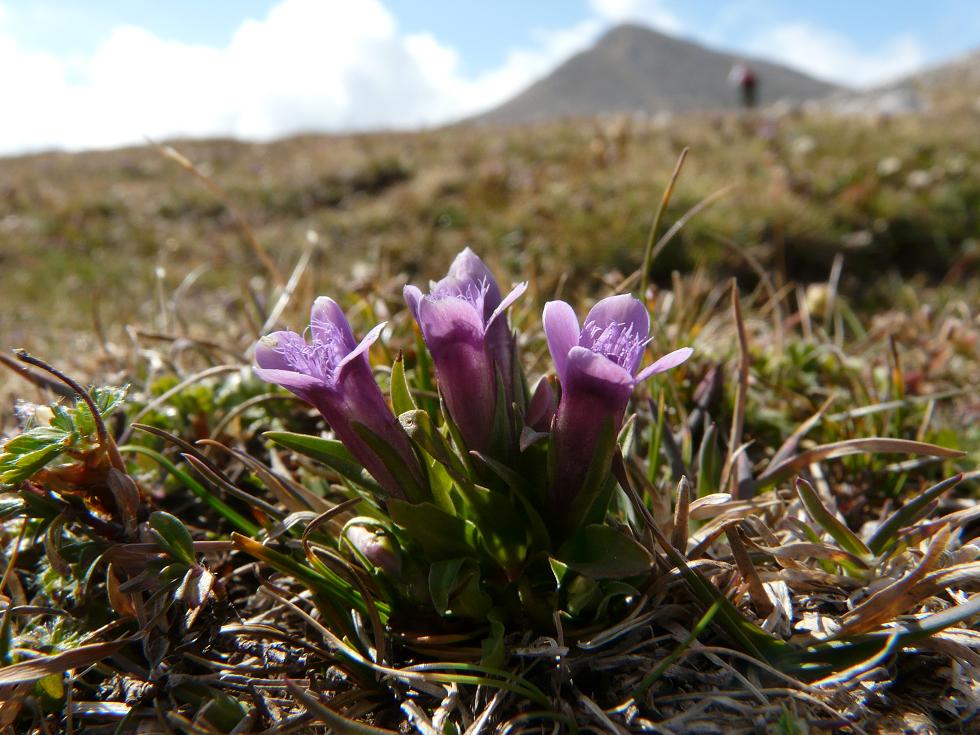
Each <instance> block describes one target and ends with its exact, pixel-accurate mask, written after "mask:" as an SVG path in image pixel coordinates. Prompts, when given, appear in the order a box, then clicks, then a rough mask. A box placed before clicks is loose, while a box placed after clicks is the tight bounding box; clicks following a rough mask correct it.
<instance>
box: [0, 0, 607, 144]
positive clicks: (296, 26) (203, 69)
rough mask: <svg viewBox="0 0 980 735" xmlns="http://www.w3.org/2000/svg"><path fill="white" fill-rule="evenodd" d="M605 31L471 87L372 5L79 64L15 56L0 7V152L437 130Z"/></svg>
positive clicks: (291, 2) (322, 7) (287, 5)
mask: <svg viewBox="0 0 980 735" xmlns="http://www.w3.org/2000/svg"><path fill="white" fill-rule="evenodd" d="M599 30H600V24H599V23H598V22H596V21H594V20H590V21H585V22H583V23H581V24H579V25H576V26H573V27H571V28H567V29H564V30H561V31H557V32H553V33H540V34H538V36H537V38H536V39H535V40H536V44H535V45H534V47H533V48H530V49H525V50H518V51H513V52H511V53H510V54H508V55H507V57H506V58H505V61H504V63H503V64H502V65H501V66H500V67H499V68H497V69H495V70H492V71H490V72H488V73H485V74H482V75H478V76H472V77H467V76H465V75H463V74H462V73H461V72H460V69H459V67H460V65H459V59H458V55H457V53H456V51H455V50H454V49H453V48H451V47H449V46H446V45H444V44H443V43H441V42H440V41H439V40H438V39H436V38H434V37H433V36H431V35H429V34H402V33H400V32H399V29H398V27H397V23H396V21H395V18H394V17H393V16H392V14H391V13H390V12H389V11H388V10H387V9H386V8H385V6H384V5H383V4H382V3H381V2H380V1H379V0H358V1H357V2H345V1H344V0H282V2H280V3H278V4H277V5H276V6H274V7H273V8H272V9H271V10H270V12H269V13H268V15H267V16H266V17H265V18H262V19H260V20H248V21H245V22H244V23H242V24H241V26H239V28H238V29H237V30H236V31H235V33H234V34H233V36H232V38H231V40H230V41H229V42H228V44H227V45H226V46H224V47H209V46H202V45H191V44H186V43H182V42H179V41H173V40H168V39H163V38H159V37H158V36H156V35H154V34H153V33H151V32H150V31H148V30H145V29H142V28H137V27H133V26H121V27H118V28H116V29H115V30H114V31H113V32H112V33H111V35H110V36H109V37H108V38H107V39H106V40H105V41H103V42H102V43H101V44H100V45H99V46H98V48H97V49H96V50H95V52H94V53H92V54H91V55H90V56H88V57H87V58H85V59H83V60H81V61H80V62H79V61H71V60H69V59H66V58H61V57H59V56H56V55H54V54H47V53H30V52H28V51H26V50H24V49H23V48H21V47H19V46H18V44H17V43H16V40H15V39H14V38H13V36H12V34H10V33H5V31H4V27H3V13H2V6H0V69H4V70H16V73H14V74H10V73H7V74H5V75H4V81H3V86H2V87H0V95H2V96H3V102H2V107H3V109H4V115H3V124H2V125H0V152H19V151H24V150H32V149H41V148H48V147H59V148H68V149H79V148H91V147H103V146H115V145H121V144H126V143H138V142H140V141H142V139H143V138H144V136H149V137H151V138H165V137H168V136H184V135H186V136H208V135H233V136H238V137H243V138H250V139H269V138H274V137H277V136H281V135H284V134H288V133H291V132H297V131H302V130H347V129H352V128H355V129H365V128H383V127H413V126H420V125H429V124H436V123H441V122H445V121H447V120H452V119H454V118H458V117H462V116H465V115H468V114H471V113H474V112H477V111H479V110H481V109H484V108H489V107H491V106H493V105H495V104H497V103H499V102H501V101H503V100H505V99H506V98H508V97H509V96H511V95H513V94H514V93H516V92H517V91H519V90H520V89H521V88H522V87H524V86H526V85H527V84H528V83H530V82H531V81H532V80H534V79H535V78H537V77H538V76H539V75H541V74H543V73H545V72H546V71H548V69H549V68H550V67H551V66H554V65H555V64H557V63H558V62H559V61H560V60H562V59H563V58H564V57H565V56H567V55H568V54H569V53H571V52H573V51H577V50H579V49H580V48H583V47H585V46H587V45H588V44H589V43H590V42H591V41H592V40H593V39H594V38H595V36H596V34H597V33H598V32H599Z"/></svg>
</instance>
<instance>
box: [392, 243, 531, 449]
mask: <svg viewBox="0 0 980 735" xmlns="http://www.w3.org/2000/svg"><path fill="white" fill-rule="evenodd" d="M526 289H527V284H526V283H521V284H518V285H517V286H516V287H515V288H514V289H513V290H512V291H511V292H510V293H509V294H507V296H506V298H503V299H502V298H501V295H500V288H499V287H498V286H497V282H496V281H495V280H494V278H493V274H491V273H490V270H489V269H488V268H487V266H486V265H485V264H484V263H483V261H482V260H480V258H479V257H478V256H477V255H476V253H474V252H473V251H472V250H470V249H469V248H466V249H465V250H463V252H461V253H460V254H459V255H457V256H456V259H455V260H454V261H453V264H452V266H450V268H449V273H448V274H447V275H446V277H445V278H443V279H442V280H441V281H439V282H438V283H433V284H431V286H430V292H429V294H428V295H425V294H423V293H422V292H421V291H420V290H419V289H418V288H416V287H415V286H405V291H404V295H405V302H406V303H407V304H408V306H409V308H410V309H411V310H412V314H413V315H414V316H415V321H417V322H418V324H419V328H420V329H421V330H422V336H423V338H424V339H425V344H426V347H428V349H429V353H430V354H431V355H432V361H433V363H434V364H435V368H436V377H437V379H438V381H439V389H440V391H441V392H442V396H443V398H444V399H445V401H446V409H447V410H448V411H449V415H450V416H451V417H452V420H453V421H454V422H455V424H456V426H458V427H459V431H460V434H461V435H462V437H463V441H464V442H465V444H466V447H467V449H470V450H477V451H480V452H486V451H487V450H488V449H489V448H490V445H491V439H492V437H491V433H492V428H493V420H494V415H495V412H496V406H497V375H498V372H499V375H500V377H501V379H502V380H503V386H502V387H503V393H504V399H505V400H506V401H507V406H508V407H509V406H510V403H511V401H512V400H513V396H514V390H515V389H517V390H523V388H522V387H520V386H514V385H513V374H514V367H513V360H514V338H513V335H512V334H511V332H510V330H509V328H508V326H507V318H506V316H505V315H504V312H505V311H506V310H507V307H509V306H510V305H511V304H512V303H513V302H514V300H515V299H517V297H519V296H520V295H521V294H522V293H524V291H525V290H526ZM508 414H509V411H508Z"/></svg>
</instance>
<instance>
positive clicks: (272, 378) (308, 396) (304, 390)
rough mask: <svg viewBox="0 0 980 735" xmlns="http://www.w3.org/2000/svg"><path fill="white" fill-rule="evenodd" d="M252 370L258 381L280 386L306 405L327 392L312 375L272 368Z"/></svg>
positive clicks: (321, 383) (324, 386)
mask: <svg viewBox="0 0 980 735" xmlns="http://www.w3.org/2000/svg"><path fill="white" fill-rule="evenodd" d="M252 370H253V371H254V372H255V375H256V376H257V377H258V378H259V380H263V381H265V382H266V383H272V384H273V385H281V386H282V387H283V388H285V389H286V390H288V391H289V392H290V393H293V394H294V395H296V396H299V397H300V398H302V399H303V400H304V401H306V402H307V403H312V399H313V396H314V395H315V394H317V393H322V392H324V391H327V390H329V389H328V388H327V386H326V385H324V383H323V381H322V380H320V379H319V378H314V377H313V376H312V375H305V374H304V373H297V372H294V371H292V370H279V369H274V368H273V369H268V368H261V367H253V368H252Z"/></svg>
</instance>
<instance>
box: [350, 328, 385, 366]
mask: <svg viewBox="0 0 980 735" xmlns="http://www.w3.org/2000/svg"><path fill="white" fill-rule="evenodd" d="M386 324H388V322H381V323H380V324H378V325H377V326H376V327H374V329H372V330H371V331H370V332H368V333H367V334H366V335H364V339H362V340H361V342H360V344H358V345H357V347H355V348H354V349H353V350H351V351H350V352H348V353H347V356H346V357H345V358H344V359H343V360H341V361H340V364H339V365H337V372H340V371H341V370H343V368H344V365H347V364H349V363H351V362H353V361H354V360H356V359H357V358H359V357H360V356H361V355H365V356H366V354H367V351H368V350H369V349H370V348H371V345H373V344H374V343H375V342H377V341H378V337H380V336H381V331H382V330H383V329H384V328H385V325H386Z"/></svg>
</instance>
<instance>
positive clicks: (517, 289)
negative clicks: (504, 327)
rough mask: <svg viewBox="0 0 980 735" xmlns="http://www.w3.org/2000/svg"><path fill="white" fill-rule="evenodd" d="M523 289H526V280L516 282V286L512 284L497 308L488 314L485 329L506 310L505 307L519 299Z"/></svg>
mask: <svg viewBox="0 0 980 735" xmlns="http://www.w3.org/2000/svg"><path fill="white" fill-rule="evenodd" d="M525 291H527V281H524V282H523V283H518V284H517V285H516V286H514V288H513V289H511V292H510V293H509V294H507V296H506V297H505V298H504V300H503V301H501V302H500V304H499V305H498V306H497V308H496V309H494V310H493V314H491V315H490V318H489V319H487V329H489V328H490V325H491V324H493V322H494V320H495V319H496V318H497V317H498V316H500V315H501V314H503V313H504V312H505V311H507V308H508V307H509V306H510V305H511V304H513V303H514V302H515V301H517V299H519V298H520V297H521V296H522V295H523V294H524V292H525Z"/></svg>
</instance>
